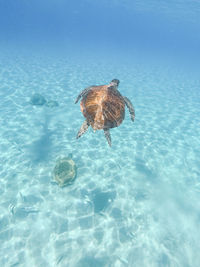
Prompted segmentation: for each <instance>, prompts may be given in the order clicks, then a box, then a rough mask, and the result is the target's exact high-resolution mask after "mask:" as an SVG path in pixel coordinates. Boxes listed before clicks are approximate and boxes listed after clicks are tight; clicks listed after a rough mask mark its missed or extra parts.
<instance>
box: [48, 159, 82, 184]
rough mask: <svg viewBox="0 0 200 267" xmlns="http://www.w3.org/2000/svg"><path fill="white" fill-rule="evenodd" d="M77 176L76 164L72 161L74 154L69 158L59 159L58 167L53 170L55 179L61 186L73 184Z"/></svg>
mask: <svg viewBox="0 0 200 267" xmlns="http://www.w3.org/2000/svg"><path fill="white" fill-rule="evenodd" d="M76 174H77V167H76V164H75V162H74V161H73V159H72V154H70V155H68V157H62V158H59V159H58V160H57V161H56V166H55V168H54V170H53V177H54V180H56V181H57V182H58V184H59V186H61V187H63V186H65V185H67V184H69V183H71V182H72V181H73V180H74V179H75V178H76Z"/></svg>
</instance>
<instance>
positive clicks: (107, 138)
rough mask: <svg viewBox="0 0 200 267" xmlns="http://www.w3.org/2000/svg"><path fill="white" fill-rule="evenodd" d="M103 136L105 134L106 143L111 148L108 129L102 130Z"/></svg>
mask: <svg viewBox="0 0 200 267" xmlns="http://www.w3.org/2000/svg"><path fill="white" fill-rule="evenodd" d="M104 134H105V137H106V140H107V141H108V144H109V146H111V136H110V131H109V129H104Z"/></svg>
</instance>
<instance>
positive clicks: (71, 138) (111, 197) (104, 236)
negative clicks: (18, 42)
mask: <svg viewBox="0 0 200 267" xmlns="http://www.w3.org/2000/svg"><path fill="white" fill-rule="evenodd" d="M0 67H1V68H0V69H1V71H0V81H1V82H0V99H1V111H0V113H1V119H0V128H1V131H0V151H1V153H0V162H1V164H0V177H1V178H0V194H1V202H0V243H1V250H0V266H36V267H38V266H63V267H64V266H77V267H79V266H80V267H82V266H83V267H84V266H95V267H98V266H99V267H100V266H101V267H102V266H140V267H141V266H159V267H160V266H180V267H182V266H199V263H200V256H199V254H198V251H199V249H200V243H199V235H200V230H199V214H200V205H199V192H200V183H199V179H200V169H199V166H200V162H199V158H200V152H199V151H200V150H199V147H200V138H199V126H200V117H199V103H200V93H199V92H200V91H199V84H200V80H197V79H192V78H191V77H189V76H188V77H187V75H186V74H179V75H178V74H177V75H176V73H174V72H173V71H172V70H169V69H166V70H163V69H159V68H154V69H153V68H152V69H151V68H143V67H142V66H140V65H139V66H138V65H136V64H135V65H134V64H133V65H128V66H126V65H125V64H121V65H120V64H119V65H117V66H116V65H115V64H113V65H112V64H111V65H109V64H105V65H104V64H103V63H99V64H97V63H95V62H93V63H89V62H88V63H87V64H86V63H85V62H84V61H81V60H80V61H78V60H77V61H72V60H71V59H65V58H62V59H57V60H56V61H55V60H51V59H49V58H45V57H44V56H41V57H38V56H36V57H30V58H29V57H24V58H23V57H19V58H17V57H16V58H14V57H13V58H12V57H11V59H10V60H9V61H7V63H5V61H4V58H3V57H2V61H1V66H0ZM113 78H118V79H120V81H121V83H120V87H119V89H120V91H121V93H122V94H123V95H126V96H127V97H129V98H130V99H131V100H132V102H133V104H134V106H135V110H136V120H135V122H134V123H132V122H131V120H130V118H129V114H128V111H127V110H126V118H125V120H124V122H123V124H122V125H121V126H120V127H119V128H115V129H112V130H111V136H112V148H110V147H109V146H108V144H107V142H106V139H105V137H104V134H103V132H102V131H99V132H98V131H97V132H96V133H94V132H93V131H92V130H91V129H89V130H88V132H87V133H86V134H85V135H83V136H82V137H81V138H80V139H79V140H76V138H75V137H76V134H77V131H78V130H79V128H80V126H81V124H82V122H83V120H84V118H83V116H82V114H81V112H80V107H79V104H77V105H75V104H74V100H75V98H76V96H77V95H78V93H79V92H80V91H81V90H82V89H84V88H85V87H87V86H89V85H92V84H103V83H106V82H109V81H110V80H111V79H113ZM34 93H40V94H42V95H43V96H44V97H45V98H47V99H49V100H56V101H58V102H59V106H58V107H55V108H48V107H45V106H42V107H37V106H32V105H31V104H30V103H29V101H30V97H31V95H32V94H34ZM69 153H72V154H73V159H74V160H75V162H76V164H77V167H78V175H77V178H76V180H75V181H74V183H73V184H72V185H70V186H68V187H65V188H60V187H59V186H58V185H57V184H56V182H55V181H53V179H52V171H53V168H54V166H55V162H56V159H57V158H58V157H60V156H62V155H66V156H67V155H68V154H69Z"/></svg>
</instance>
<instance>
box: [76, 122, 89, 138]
mask: <svg viewBox="0 0 200 267" xmlns="http://www.w3.org/2000/svg"><path fill="white" fill-rule="evenodd" d="M89 126H90V125H89V123H88V121H87V120H85V121H84V123H83V124H82V125H81V128H80V130H79V131H78V134H77V136H76V139H78V138H79V137H81V135H83V134H84V133H85V132H86V131H87V129H88V127H89Z"/></svg>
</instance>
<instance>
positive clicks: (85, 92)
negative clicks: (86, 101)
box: [75, 85, 95, 104]
mask: <svg viewBox="0 0 200 267" xmlns="http://www.w3.org/2000/svg"><path fill="white" fill-rule="evenodd" d="M94 86H95V85H92V86H90V87H87V88H85V89H84V90H83V91H82V92H81V93H80V94H79V95H78V96H77V98H76V101H75V104H76V103H77V102H78V101H79V99H80V98H81V97H82V96H84V95H86V94H87V92H88V91H89V90H90V89H91V88H92V87H94Z"/></svg>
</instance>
